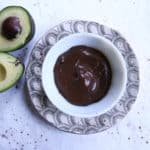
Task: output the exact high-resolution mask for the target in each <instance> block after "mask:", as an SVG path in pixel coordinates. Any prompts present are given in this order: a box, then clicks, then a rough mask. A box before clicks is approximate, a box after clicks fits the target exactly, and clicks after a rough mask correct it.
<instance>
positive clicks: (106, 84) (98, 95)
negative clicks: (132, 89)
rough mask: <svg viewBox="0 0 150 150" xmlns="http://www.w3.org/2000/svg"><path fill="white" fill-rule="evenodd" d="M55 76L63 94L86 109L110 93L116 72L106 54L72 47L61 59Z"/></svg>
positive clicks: (57, 64) (59, 58)
mask: <svg viewBox="0 0 150 150" xmlns="http://www.w3.org/2000/svg"><path fill="white" fill-rule="evenodd" d="M54 77H55V83H56V86H57V88H58V90H59V92H60V93H61V94H62V95H63V97H65V98H66V100H67V101H68V102H70V103H72V104H74V105H79V106H85V105H89V104H92V103H95V102H97V101H99V100H101V99H102V98H103V97H104V96H105V95H106V94H107V92H108V90H109V88H110V84H111V78H112V72H111V67H110V64H109V61H108V60H107V58H106V57H105V56H104V54H103V53H101V52H100V51H99V50H97V49H94V48H91V47H87V46H84V45H81V46H75V47H72V48H70V49H69V50H68V51H66V52H65V53H63V54H62V55H60V56H59V57H58V59H57V61H56V64H55V67H54Z"/></svg>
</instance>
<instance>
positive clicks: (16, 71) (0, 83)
mask: <svg viewBox="0 0 150 150" xmlns="http://www.w3.org/2000/svg"><path fill="white" fill-rule="evenodd" d="M17 62H19V61H18V59H16V58H15V57H14V56H11V55H9V54H6V53H1V52H0V92H2V91H5V90H7V89H9V88H11V87H12V86H13V85H14V84H15V83H16V82H17V81H18V80H19V79H20V77H21V76H22V73H23V70H24V67H23V65H22V64H21V63H17Z"/></svg>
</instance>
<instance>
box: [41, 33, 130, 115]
mask: <svg viewBox="0 0 150 150" xmlns="http://www.w3.org/2000/svg"><path fill="white" fill-rule="evenodd" d="M77 45H86V46H89V47H93V48H96V49H98V50H100V51H101V52H102V53H103V54H104V55H105V56H106V57H107V59H108V60H109V63H110V65H111V69H112V82H111V86H110V89H109V91H108V93H107V95H106V96H105V97H103V98H102V99H101V100H100V101H98V102H96V103H93V104H90V105H88V106H76V105H73V104H71V103H69V102H68V101H67V100H66V99H65V98H64V97H63V96H62V95H61V94H60V93H59V91H58V88H57V86H56V84H55V80H54V66H55V63H56V60H57V58H58V57H59V56H60V55H61V54H62V53H64V52H66V51H67V50H69V49H70V48H71V47H73V46H77ZM126 81H127V70H126V67H125V62H124V60H123V56H122V55H121V54H120V52H119V50H118V49H117V48H116V47H115V46H114V45H113V44H112V43H111V42H110V41H109V40H107V39H105V38H103V37H100V36H97V35H94V34H91V33H76V34H72V35H70V36H67V37H65V38H63V39H61V40H60V41H58V42H57V43H56V44H55V45H54V46H53V47H52V48H51V49H50V51H49V52H48V53H47V55H46V57H45V60H44V63H43V67H42V83H43V88H44V91H45V93H46V95H47V97H48V98H49V100H50V101H51V102H52V103H53V104H54V105H55V106H56V107H57V108H58V109H59V110H61V111H63V112H64V113H67V114H69V115H73V116H78V117H93V116H97V115H100V114H102V113H104V112H106V111H108V110H109V109H111V108H112V107H113V105H114V104H116V103H117V102H118V100H119V98H120V97H121V96H122V95H123V92H124V90H125V84H126Z"/></svg>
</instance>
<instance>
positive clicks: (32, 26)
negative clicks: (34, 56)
mask: <svg viewBox="0 0 150 150" xmlns="http://www.w3.org/2000/svg"><path fill="white" fill-rule="evenodd" d="M12 7H13V8H15V7H17V8H18V7H19V8H21V9H23V10H24V11H25V12H26V13H27V14H28V16H29V18H30V26H31V33H30V34H29V36H28V37H27V38H26V42H25V43H24V44H21V45H18V46H17V47H15V48H14V49H10V50H7V52H12V51H16V50H18V49H20V48H23V47H24V46H25V45H26V44H28V43H29V42H30V41H31V39H32V38H33V37H34V35H35V22H34V19H33V17H32V16H31V15H30V13H29V11H28V10H27V9H25V8H24V7H22V6H7V7H5V8H4V9H2V10H1V11H4V10H5V9H9V8H12ZM1 11H0V12H1ZM1 52H2V51H1Z"/></svg>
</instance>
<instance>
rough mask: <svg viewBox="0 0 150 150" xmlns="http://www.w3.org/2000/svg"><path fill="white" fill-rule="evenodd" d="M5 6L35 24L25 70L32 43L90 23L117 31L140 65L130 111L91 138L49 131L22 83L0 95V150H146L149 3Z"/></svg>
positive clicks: (49, 0) (67, 1)
mask: <svg viewBox="0 0 150 150" xmlns="http://www.w3.org/2000/svg"><path fill="white" fill-rule="evenodd" d="M7 5H22V6H24V7H25V8H27V9H28V10H29V11H30V13H31V15H32V16H33V18H34V20H35V23H36V34H35V37H34V39H33V40H32V42H30V43H29V44H28V46H27V47H28V50H27V54H26V58H25V59H24V62H25V64H27V62H28V56H29V53H30V52H31V50H32V48H33V46H34V44H35V42H36V41H37V39H39V38H40V36H42V35H43V34H44V33H45V32H46V31H47V30H48V29H49V28H51V27H53V26H55V25H56V24H58V23H61V22H62V21H65V20H70V19H71V20H72V19H83V20H90V21H96V22H99V23H100V24H104V25H107V26H109V27H112V28H114V29H116V30H118V31H119V32H121V33H122V34H123V35H124V37H125V38H126V39H127V41H128V42H129V43H130V44H131V47H132V48H133V49H134V51H135V53H136V55H137V58H138V60H139V64H140V81H141V85H140V92H139V95H138V99H137V101H136V103H135V105H134V107H133V108H132V110H131V111H130V113H129V114H128V115H127V116H126V117H125V119H124V120H122V121H121V122H119V123H118V124H117V125H116V126H114V127H112V128H111V129H109V130H107V131H104V132H102V133H97V134H93V135H74V134H69V133H64V132H62V131H59V130H57V129H55V128H53V127H51V126H50V125H49V124H48V123H46V122H45V121H44V120H43V119H42V118H40V117H39V115H37V114H36V112H35V111H34V110H33V109H32V107H31V106H29V104H28V103H29V98H28V97H27V94H26V90H25V89H24V82H25V81H24V77H23V78H22V80H21V82H20V83H19V85H18V86H19V88H18V89H16V88H15V87H14V88H12V89H10V90H8V91H7V92H5V93H1V94H0V150H15V149H19V150H20V149H25V150H82V149H83V150H84V149H85V150H100V149H102V150H150V92H149V91H150V1H149V0H41V1H40V0H11V1H10V0H1V1H0V9H2V8H3V7H5V6H7ZM22 52H24V49H23V51H20V53H22ZM18 53H19V52H18ZM16 55H18V54H16Z"/></svg>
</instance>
